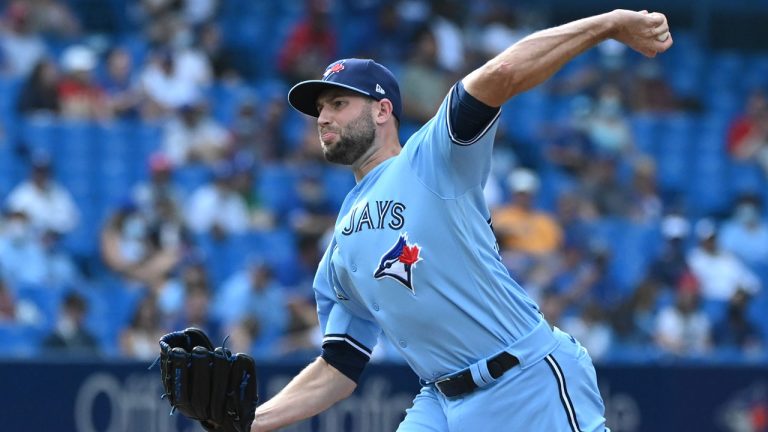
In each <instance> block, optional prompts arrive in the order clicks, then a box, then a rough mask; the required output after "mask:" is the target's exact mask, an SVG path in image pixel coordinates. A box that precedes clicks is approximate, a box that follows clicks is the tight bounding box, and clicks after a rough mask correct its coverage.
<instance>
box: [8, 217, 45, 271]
mask: <svg viewBox="0 0 768 432" xmlns="http://www.w3.org/2000/svg"><path fill="white" fill-rule="evenodd" d="M4 222H5V223H4V224H3V230H2V231H0V269H2V270H3V274H4V276H3V277H4V278H6V279H7V280H8V281H9V282H12V283H14V284H15V283H26V282H29V283H32V282H33V281H34V280H36V279H39V275H38V274H37V272H36V271H35V270H33V269H32V268H31V267H30V266H28V265H27V263H31V262H35V261H37V258H39V257H40V255H41V253H40V250H41V245H40V243H39V240H38V239H39V237H38V235H37V234H36V233H35V230H34V229H33V227H32V225H31V223H30V222H29V217H28V216H27V214H26V213H24V212H23V211H14V210H9V211H7V214H6V215H5V218H4Z"/></svg>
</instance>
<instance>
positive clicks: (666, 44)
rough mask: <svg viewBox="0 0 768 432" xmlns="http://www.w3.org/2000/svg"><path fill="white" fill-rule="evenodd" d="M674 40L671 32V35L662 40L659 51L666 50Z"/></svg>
mask: <svg viewBox="0 0 768 432" xmlns="http://www.w3.org/2000/svg"><path fill="white" fill-rule="evenodd" d="M673 43H674V42H673V41H672V34H671V33H670V34H669V37H668V38H667V39H666V40H665V41H664V42H661V48H660V49H659V52H664V51H666V50H668V49H669V48H670V47H671V46H672V44H673Z"/></svg>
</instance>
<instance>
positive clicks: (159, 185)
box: [133, 153, 183, 224]
mask: <svg viewBox="0 0 768 432" xmlns="http://www.w3.org/2000/svg"><path fill="white" fill-rule="evenodd" d="M147 167H148V168H149V181H148V182H144V183H139V184H137V185H136V186H134V188H133V200H134V201H135V202H136V205H137V206H138V207H139V210H141V212H142V213H143V214H144V216H145V217H146V218H147V221H148V222H149V223H150V224H155V223H157V222H158V221H159V220H160V215H159V210H160V207H161V206H163V205H165V203H167V205H169V206H171V209H170V212H171V213H172V214H179V215H180V214H181V205H182V202H183V196H182V193H181V191H180V190H179V188H178V187H177V186H176V185H175V184H174V183H173V164H172V163H171V160H170V159H168V157H167V156H165V155H164V154H163V153H153V154H152V155H150V157H149V161H148V163H147Z"/></svg>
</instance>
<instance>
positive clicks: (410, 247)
mask: <svg viewBox="0 0 768 432" xmlns="http://www.w3.org/2000/svg"><path fill="white" fill-rule="evenodd" d="M420 255H421V248H420V247H419V245H418V244H416V243H408V233H402V234H400V237H399V238H398V240H397V243H395V245H394V246H392V248H391V249H389V251H387V252H386V253H385V254H384V255H383V256H382V257H381V260H379V267H378V268H377V269H376V272H374V273H373V277H374V278H376V279H381V278H385V277H389V278H392V279H394V280H396V281H398V282H400V283H401V284H403V285H405V287H406V288H408V289H409V290H410V291H411V292H412V293H414V294H415V290H414V287H413V282H412V281H411V275H412V272H413V268H414V266H415V265H416V264H417V263H418V262H419V261H422V258H421V256H420Z"/></svg>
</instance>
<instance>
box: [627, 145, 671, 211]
mask: <svg viewBox="0 0 768 432" xmlns="http://www.w3.org/2000/svg"><path fill="white" fill-rule="evenodd" d="M630 187H631V189H630V191H629V195H630V198H629V199H630V202H631V203H632V205H631V207H630V209H629V212H628V213H629V214H628V216H629V218H630V219H632V220H633V221H634V222H637V223H640V224H647V223H657V222H658V221H659V220H660V219H661V214H662V210H663V203H662V201H661V197H660V196H659V191H658V187H657V184H656V164H655V163H654V162H653V159H651V158H647V157H642V158H638V159H637V160H636V161H635V163H634V167H633V173H632V184H631V186H630Z"/></svg>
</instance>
